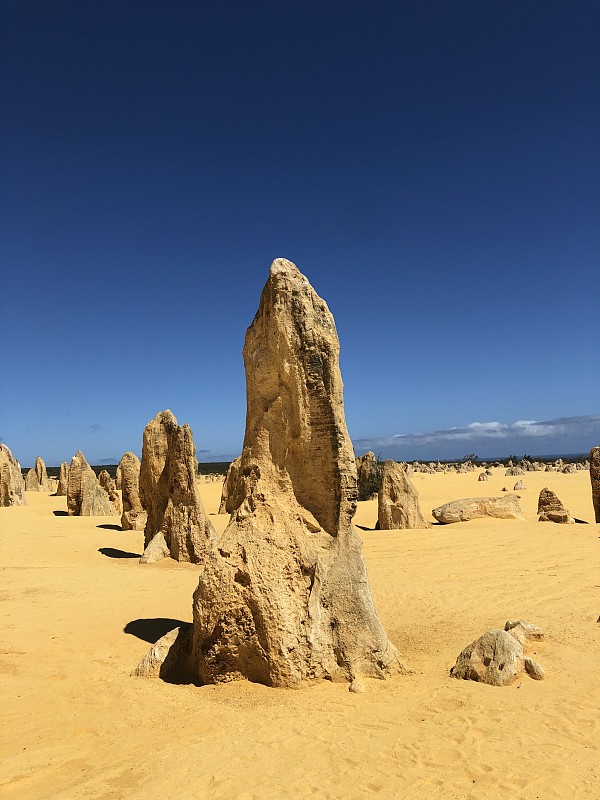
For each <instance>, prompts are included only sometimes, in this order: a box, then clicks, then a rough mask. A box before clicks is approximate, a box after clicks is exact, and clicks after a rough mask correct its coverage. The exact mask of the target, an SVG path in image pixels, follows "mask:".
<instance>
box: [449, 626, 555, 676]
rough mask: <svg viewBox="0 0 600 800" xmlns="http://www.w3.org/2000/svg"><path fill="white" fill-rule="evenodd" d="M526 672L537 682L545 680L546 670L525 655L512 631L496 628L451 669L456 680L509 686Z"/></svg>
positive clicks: (462, 656) (465, 651)
mask: <svg viewBox="0 0 600 800" xmlns="http://www.w3.org/2000/svg"><path fill="white" fill-rule="evenodd" d="M523 671H525V672H527V674H528V675H530V676H531V677H532V678H534V679H535V680H541V679H542V678H543V677H544V670H543V669H542V668H541V667H540V665H539V664H538V663H537V662H536V661H534V660H533V659H531V658H528V657H527V656H526V655H525V654H524V652H523V645H522V644H521V642H520V641H519V640H518V639H517V638H516V636H514V635H512V630H511V631H501V630H499V629H493V630H490V631H487V632H486V633H484V634H483V636H480V637H479V639H476V640H475V641H474V642H472V643H471V644H470V645H469V646H468V647H465V649H464V650H463V651H462V653H461V654H460V655H459V656H458V658H457V659H456V664H455V665H454V666H453V667H452V669H451V670H450V674H451V675H452V676H453V677H455V678H462V679H463V680H471V681H479V682H481V683H489V684H490V685H491V686H508V685H509V684H511V683H514V681H516V680H517V678H519V677H520V676H521V675H522V673H523Z"/></svg>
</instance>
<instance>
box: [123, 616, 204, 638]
mask: <svg viewBox="0 0 600 800" xmlns="http://www.w3.org/2000/svg"><path fill="white" fill-rule="evenodd" d="M186 624H187V625H189V623H185V622H184V621H183V620H181V619H170V618H169V617H155V618H150V619H133V620H131V622H128V623H127V625H125V627H124V628H123V633H128V634H130V635H131V636H137V638H138V639H142V640H143V641H144V642H150V644H155V643H156V642H157V641H158V640H159V639H161V638H162V637H163V636H164V635H165V634H166V633H168V632H169V631H172V630H173V628H179V627H180V626H181V625H186Z"/></svg>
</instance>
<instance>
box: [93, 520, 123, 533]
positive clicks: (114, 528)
mask: <svg viewBox="0 0 600 800" xmlns="http://www.w3.org/2000/svg"><path fill="white" fill-rule="evenodd" d="M96 527H97V528H103V529H104V530H105V531H120V530H122V528H121V526H120V525H113V524H111V523H110V522H106V523H104V524H103V525H96Z"/></svg>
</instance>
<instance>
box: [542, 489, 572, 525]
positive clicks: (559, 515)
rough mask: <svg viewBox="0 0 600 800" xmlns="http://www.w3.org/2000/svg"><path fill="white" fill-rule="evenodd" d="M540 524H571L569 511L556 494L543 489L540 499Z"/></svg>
mask: <svg viewBox="0 0 600 800" xmlns="http://www.w3.org/2000/svg"><path fill="white" fill-rule="evenodd" d="M537 513H538V522H558V523H562V524H565V523H569V522H571V521H572V520H571V514H570V513H569V510H568V509H567V508H565V507H564V506H563V504H562V503H561V502H560V500H559V499H558V497H557V496H556V494H555V493H554V492H553V491H552V490H551V489H548V488H544V489H542V491H541V492H540V496H539V498H538V510H537Z"/></svg>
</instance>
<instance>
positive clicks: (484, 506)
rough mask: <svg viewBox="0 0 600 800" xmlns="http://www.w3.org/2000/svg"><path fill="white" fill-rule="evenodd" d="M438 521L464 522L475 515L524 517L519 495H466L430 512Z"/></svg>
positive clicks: (502, 517)
mask: <svg viewBox="0 0 600 800" xmlns="http://www.w3.org/2000/svg"><path fill="white" fill-rule="evenodd" d="M431 513H432V514H433V516H434V517H435V518H436V519H437V521H438V522H443V523H444V524H448V523H452V522H466V521H468V520H470V519H475V518H477V517H498V518H499V519H525V516H524V514H523V512H522V511H521V507H520V506H519V496H518V495H516V494H507V495H505V496H504V497H468V498H465V499H463V500H453V501H452V502H451V503H445V504H444V505H443V506H439V507H438V508H434V509H433V511H432V512H431Z"/></svg>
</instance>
